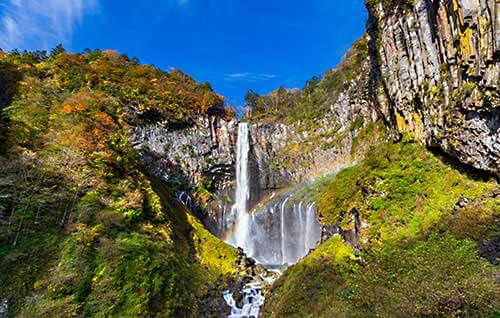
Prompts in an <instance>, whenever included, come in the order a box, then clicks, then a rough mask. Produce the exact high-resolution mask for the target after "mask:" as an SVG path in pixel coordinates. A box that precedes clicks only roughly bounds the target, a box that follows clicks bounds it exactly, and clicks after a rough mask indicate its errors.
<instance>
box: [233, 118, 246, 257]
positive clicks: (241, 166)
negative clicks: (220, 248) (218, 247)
mask: <svg viewBox="0 0 500 318" xmlns="http://www.w3.org/2000/svg"><path fill="white" fill-rule="evenodd" d="M249 151H250V142H249V138H248V124H246V123H240V124H239V125H238V140H237V145H236V194H235V203H234V205H233V207H232V208H231V214H232V216H234V219H235V222H236V224H235V229H234V235H233V236H232V238H231V240H230V241H229V243H231V244H232V245H234V246H237V247H241V248H243V249H245V250H247V253H248V251H249V250H250V249H251V247H250V246H249V245H248V224H249V223H250V215H249V214H248V211H247V202H248V199H249V198H250V182H249V178H248V153H249Z"/></svg>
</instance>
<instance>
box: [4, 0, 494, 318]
mask: <svg viewBox="0 0 500 318" xmlns="http://www.w3.org/2000/svg"><path fill="white" fill-rule="evenodd" d="M366 8H367V12H368V21H367V25H366V33H365V34H364V35H363V36H362V38H361V39H359V40H358V41H356V42H355V43H354V44H353V46H352V48H351V49H350V50H349V51H348V52H347V53H346V55H345V57H344V59H343V60H342V62H341V63H340V64H339V65H338V66H337V67H336V68H335V69H331V70H328V71H326V72H325V73H324V75H323V76H322V77H321V78H317V79H311V81H308V82H307V83H306V84H305V86H304V88H303V89H300V90H299V89H285V88H283V87H281V88H279V89H276V90H275V91H272V92H271V93H269V94H265V95H258V94H256V93H253V94H250V93H249V96H250V97H251V98H248V99H247V102H246V106H247V108H246V111H245V112H243V114H242V115H240V116H238V115H236V113H235V111H234V110H233V109H231V108H230V107H228V106H227V105H226V102H225V100H224V98H223V97H222V96H219V95H218V94H216V93H215V92H214V91H213V89H212V88H211V86H210V85H208V84H201V83H198V82H196V81H195V80H193V79H192V78H191V77H189V76H188V75H186V74H184V73H183V72H181V71H179V70H171V71H168V72H165V71H161V70H159V69H158V68H156V67H153V66H150V65H143V64H140V63H138V62H137V61H135V60H134V59H130V58H128V57H127V56H124V55H119V54H117V53H116V52H112V51H100V50H95V51H90V50H89V51H85V52H84V53H81V54H74V53H69V52H65V51H64V50H63V51H58V50H57V51H54V52H53V53H51V54H49V55H39V54H35V52H17V51H15V52H14V51H13V52H3V51H0V114H1V115H0V268H2V271H1V272H0V318H4V317H207V318H208V317H217V318H219V317H221V318H222V317H231V318H243V317H254V318H257V317H272V318H281V317H287V318H289V317H294V318H295V317H299V318H310V317H319V318H321V317H325V318H327V317H328V318H329V317H497V316H498V315H499V314H500V288H498V287H499V276H498V266H499V263H500V187H499V185H498V178H499V176H500V132H499V128H500V92H499V85H500V83H499V79H500V3H499V2H498V1H494V0H439V1H437V0H436V1H430V0H413V1H406V0H397V1H379V0H368V1H366ZM409 291H411V292H409Z"/></svg>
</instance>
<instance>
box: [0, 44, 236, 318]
mask: <svg viewBox="0 0 500 318" xmlns="http://www.w3.org/2000/svg"><path fill="white" fill-rule="evenodd" d="M0 85H1V89H0V92H1V94H2V96H1V98H0V102H1V104H0V107H1V108H2V118H1V120H2V122H1V124H2V126H1V130H2V134H1V137H2V140H1V149H2V152H1V155H0V267H1V268H2V271H1V273H0V281H1V282H2V283H1V284H0V295H2V297H5V298H7V299H9V304H10V306H9V307H10V310H9V312H10V313H11V314H12V315H16V316H21V317H34V316H37V317H49V316H50V317H74V316H81V315H85V316H96V317H109V316H120V317H123V316H128V317H131V316H135V317H139V316H142V317H146V316H153V315H155V314H157V313H161V314H162V315H163V316H175V317H184V316H186V317H187V316H197V317H199V316H200V315H201V314H200V311H201V310H202V309H203V310H204V311H206V312H207V314H208V315H209V314H210V308H209V307H210V306H212V307H216V308H217V301H215V302H213V303H208V304H207V303H206V301H207V298H206V296H207V290H208V288H209V287H210V286H213V287H217V286H219V287H221V286H226V285H227V283H228V282H229V281H231V280H233V279H234V278H235V277H236V274H237V272H238V271H239V265H238V264H239V263H237V261H238V258H240V260H241V255H239V252H238V251H237V250H235V249H233V248H230V247H228V246H227V245H225V244H224V243H223V242H221V241H219V240H218V239H217V238H215V237H214V236H213V235H211V234H210V233H209V232H208V231H207V230H205V229H204V227H203V225H202V224H201V223H200V222H199V221H198V220H197V219H196V217H194V216H193V215H191V214H190V212H188V211H187V210H186V209H185V208H184V207H183V206H182V205H180V204H179V203H177V201H176V200H174V199H173V197H172V194H171V193H169V192H170V190H169V189H168V188H167V187H166V186H165V185H164V184H162V183H163V182H162V181H160V180H158V179H154V178H153V177H151V176H149V175H148V174H147V173H146V172H145V170H144V169H143V167H142V166H141V162H140V161H139V160H138V158H139V156H138V154H137V152H136V151H135V150H134V149H132V148H131V146H130V145H129V142H128V138H129V135H130V131H131V129H132V128H133V127H134V126H135V125H139V124H142V123H145V122H148V121H149V120H150V119H151V118H154V119H156V120H158V119H159V118H160V119H161V120H164V121H166V122H168V123H169V124H173V125H176V124H180V123H186V122H190V121H191V120H192V119H193V118H194V116H197V115H200V114H204V113H206V112H207V111H208V109H210V108H212V107H219V108H220V107H222V106H223V103H224V100H223V99H222V97H220V96H218V95H216V94H215V93H213V91H212V90H211V88H210V86H209V85H208V84H198V83H196V82H195V81H193V80H192V79H191V78H190V77H188V76H187V75H185V74H183V73H182V72H180V71H173V72H169V73H166V72H163V71H160V70H158V69H156V68H154V67H152V66H148V65H141V64H139V63H138V62H137V61H135V60H131V59H129V58H127V57H126V56H120V55H118V54H117V53H116V52H112V51H103V52H101V51H98V50H97V51H87V52H84V53H83V54H71V53H67V52H64V50H62V49H61V48H58V49H56V50H54V51H53V52H52V53H51V54H50V55H48V56H46V55H45V54H44V53H42V52H34V53H29V52H23V53H19V52H12V53H0ZM217 310H220V308H217Z"/></svg>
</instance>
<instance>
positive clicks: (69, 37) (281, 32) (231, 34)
mask: <svg viewBox="0 0 500 318" xmlns="http://www.w3.org/2000/svg"><path fill="white" fill-rule="evenodd" d="M365 20H366V12H365V8H364V1H363V0H300V1H299V0H286V1H285V0H253V1H251V0H141V1H137V0H0V47H1V48H3V49H4V50H10V49H13V48H18V49H28V50H33V49H50V48H51V47H53V46H55V45H56V44H57V43H59V42H61V43H63V45H64V46H65V47H66V49H67V50H70V51H74V52H80V51H82V50H83V49H85V48H92V49H93V48H101V49H114V50H117V51H119V52H120V53H126V54H128V55H129V56H130V57H138V58H139V59H140V61H141V62H143V63H148V64H154V65H156V66H158V67H160V68H162V69H165V70H168V69H169V68H172V67H174V68H180V69H182V70H183V71H185V72H187V73H188V74H190V75H191V76H193V77H194V78H195V79H196V80H199V81H208V82H210V83H211V84H212V86H213V87H214V89H215V90H216V91H217V92H218V93H220V94H222V95H224V96H226V98H227V101H228V103H229V104H232V105H241V104H242V101H243V96H244V94H245V92H246V91H247V90H248V89H253V90H255V91H257V92H258V93H261V94H263V93H267V92H269V91H271V90H273V89H275V88H277V87H278V86H280V85H283V86H285V87H288V88H293V87H299V88H301V87H302V86H303V84H304V82H305V81H306V80H308V79H309V78H311V77H312V76H313V75H321V74H322V73H323V72H324V71H325V70H327V69H329V68H332V67H334V66H336V65H337V63H338V62H339V61H340V59H341V57H342V56H343V55H344V54H345V52H346V51H347V49H348V48H349V47H350V46H351V44H352V42H353V41H354V40H356V39H358V38H359V37H360V36H361V35H362V34H363V32H364V27H365Z"/></svg>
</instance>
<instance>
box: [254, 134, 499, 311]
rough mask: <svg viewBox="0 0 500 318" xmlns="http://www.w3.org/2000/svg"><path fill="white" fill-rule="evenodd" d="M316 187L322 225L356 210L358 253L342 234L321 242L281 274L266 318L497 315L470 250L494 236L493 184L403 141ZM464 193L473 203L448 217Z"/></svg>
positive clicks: (486, 268)
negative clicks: (361, 223) (358, 213)
mask: <svg viewBox="0 0 500 318" xmlns="http://www.w3.org/2000/svg"><path fill="white" fill-rule="evenodd" d="M318 184H319V185H320V187H319V190H320V194H319V196H318V197H317V198H316V200H317V206H318V209H319V213H320V218H321V220H322V222H323V223H324V224H335V223H336V222H337V221H338V217H339V215H340V214H341V213H343V212H347V211H348V210H349V209H351V208H353V207H356V208H357V209H358V210H359V211H361V218H362V220H363V221H364V222H366V224H367V227H364V228H363V229H362V231H361V249H360V251H359V254H358V256H355V255H354V254H353V252H352V251H350V250H349V248H346V247H345V245H343V243H342V240H341V238H340V237H334V238H332V239H330V240H329V241H327V242H326V243H323V244H321V245H320V246H319V247H318V248H317V249H316V250H315V251H313V252H311V253H310V254H309V255H308V256H307V257H306V258H305V259H304V260H302V261H301V262H299V263H298V264H296V265H294V266H292V267H290V268H288V269H287V270H286V271H285V273H284V275H283V276H282V277H281V278H280V280H279V281H278V282H277V283H276V284H275V286H274V287H273V289H272V291H271V294H270V295H269V296H268V301H267V302H266V304H265V309H264V313H265V314H264V317H392V316H401V317H496V316H497V315H498V314H499V313H500V312H499V311H498V308H500V291H499V290H498V282H497V279H496V278H495V272H496V268H495V267H494V266H492V265H490V264H489V263H488V262H487V261H486V260H485V259H482V258H480V257H479V255H478V253H477V241H479V240H482V239H491V238H494V237H497V236H498V235H499V234H500V233H499V227H498V225H499V222H500V213H499V211H500V208H499V207H500V206H499V204H500V200H499V199H498V197H497V196H496V195H495V193H496V191H497V190H496V189H497V188H498V184H497V183H496V182H495V181H494V180H491V181H482V180H481V179H475V178H473V175H471V174H468V173H466V172H465V171H461V170H457V169H455V168H453V167H450V166H448V165H447V163H445V162H444V161H443V160H442V158H440V157H438V156H436V155H434V154H432V153H430V152H429V151H427V150H426V149H425V148H424V147H422V146H419V145H416V144H413V143H411V142H409V141H408V142H406V143H400V144H382V145H379V146H378V147H376V148H372V149H371V150H370V151H369V153H368V154H367V156H366V159H365V160H364V161H363V162H361V163H360V164H359V165H358V166H355V167H352V168H348V169H346V170H344V171H341V172H340V173H339V174H337V175H336V176H333V177H330V178H328V179H326V180H324V181H322V182H321V183H318ZM309 196H310V194H309ZM462 197H467V198H469V200H470V202H471V203H470V204H469V205H467V206H466V207H464V208H462V209H460V210H458V211H454V207H455V205H456V203H457V201H458V200H459V199H460V198H462ZM472 199H474V200H472ZM349 251H350V252H349ZM409 291H411V292H409Z"/></svg>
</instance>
